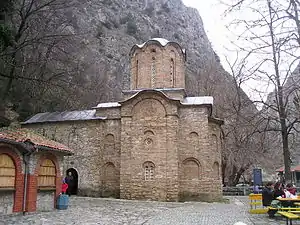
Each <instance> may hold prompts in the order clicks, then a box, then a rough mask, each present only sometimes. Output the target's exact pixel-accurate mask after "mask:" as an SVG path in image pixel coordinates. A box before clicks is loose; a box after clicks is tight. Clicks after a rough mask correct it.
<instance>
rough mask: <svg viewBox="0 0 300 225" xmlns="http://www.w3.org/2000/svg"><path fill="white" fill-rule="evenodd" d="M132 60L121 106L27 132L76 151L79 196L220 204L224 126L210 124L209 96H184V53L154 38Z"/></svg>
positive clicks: (47, 118)
mask: <svg viewBox="0 0 300 225" xmlns="http://www.w3.org/2000/svg"><path fill="white" fill-rule="evenodd" d="M130 59H131V76H130V77H131V79H130V80H131V83H130V87H131V89H130V90H128V91H125V95H124V99H123V100H122V101H120V102H109V103H101V104H98V106H97V107H95V109H96V110H94V111H93V110H90V111H93V112H94V115H91V114H90V117H82V118H80V117H79V115H82V114H83V113H84V112H86V111H82V112H73V113H72V112H67V113H61V114H60V115H61V118H60V119H58V115H57V113H46V114H37V115H35V116H34V117H33V118H32V119H30V120H29V121H26V122H25V123H26V125H25V126H26V127H28V128H31V129H34V130H37V131H38V132H41V133H43V132H47V133H48V132H49V131H50V132H52V134H51V135H52V137H53V138H59V140H60V141H61V142H62V143H65V144H68V145H69V146H72V147H73V148H74V149H75V152H76V153H75V155H74V157H73V156H71V157H70V158H69V159H68V160H67V164H66V168H65V171H67V170H69V169H70V168H73V169H74V170H75V169H76V170H77V173H78V178H79V184H78V187H79V192H80V193H81V194H84V195H98V196H99V195H100V196H119V195H120V197H121V198H125V199H143V200H148V199H149V200H159V201H179V200H205V201H213V200H219V199H220V198H221V196H222V179H221V166H220V165H221V158H222V157H221V125H222V124H223V121H221V120H218V119H216V118H213V117H212V107H213V98H212V97H209V96H203V97H201V96H199V97H187V96H186V93H185V82H184V81H185V76H184V70H185V51H184V50H183V49H182V48H181V46H180V45H179V44H177V43H175V42H168V41H167V40H165V39H151V40H149V41H147V42H146V43H144V44H143V45H136V46H134V47H133V48H132V51H131V54H130ZM72 114H73V115H74V114H77V115H78V116H77V117H76V116H75V117H73V120H74V121H70V120H71V117H68V115H69V116H71V115H72ZM55 115H56V118H57V119H56V120H55ZM74 118H76V119H74ZM47 135H50V134H49V133H48V134H47ZM70 137H76V139H75V138H74V139H70ZM79 142H80V143H81V146H82V144H84V145H83V146H82V147H83V148H81V147H80V144H79ZM91 155H93V157H91ZM71 162H72V163H71Z"/></svg>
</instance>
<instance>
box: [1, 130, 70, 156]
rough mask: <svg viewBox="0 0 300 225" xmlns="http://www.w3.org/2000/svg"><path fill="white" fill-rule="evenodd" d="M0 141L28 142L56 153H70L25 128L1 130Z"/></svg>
mask: <svg viewBox="0 0 300 225" xmlns="http://www.w3.org/2000/svg"><path fill="white" fill-rule="evenodd" d="M1 139H3V140H8V141H13V142H25V141H28V140H30V141H31V142H32V143H34V144H35V145H37V146H40V147H47V148H50V149H52V150H56V151H62V152H68V153H72V150H71V149H70V148H69V147H67V146H65V145H63V144H61V143H58V142H56V141H52V140H50V139H47V138H46V137H44V136H42V135H39V134H36V133H34V132H32V131H30V130H28V129H25V128H19V129H9V128H4V129H3V128H2V129H0V142H1Z"/></svg>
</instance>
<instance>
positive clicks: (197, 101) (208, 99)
mask: <svg viewBox="0 0 300 225" xmlns="http://www.w3.org/2000/svg"><path fill="white" fill-rule="evenodd" d="M213 103H214V98H213V97H212V96H202V97H186V98H184V99H183V102H181V104H182V105H213Z"/></svg>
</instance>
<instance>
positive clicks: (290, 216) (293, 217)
mask: <svg viewBox="0 0 300 225" xmlns="http://www.w3.org/2000/svg"><path fill="white" fill-rule="evenodd" d="M277 213H278V214H280V215H281V216H283V217H285V218H286V225H289V224H290V225H292V220H296V219H300V216H298V215H295V214H294V213H291V212H284V211H278V212H277ZM289 222H290V223H289Z"/></svg>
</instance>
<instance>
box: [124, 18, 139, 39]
mask: <svg viewBox="0 0 300 225" xmlns="http://www.w3.org/2000/svg"><path fill="white" fill-rule="evenodd" d="M136 32H137V26H136V23H135V21H134V20H133V19H130V20H129V21H128V23H127V31H126V33H127V34H129V35H134V34H136Z"/></svg>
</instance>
